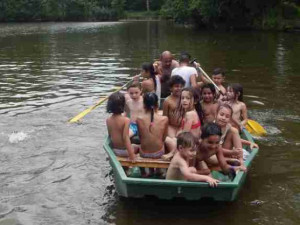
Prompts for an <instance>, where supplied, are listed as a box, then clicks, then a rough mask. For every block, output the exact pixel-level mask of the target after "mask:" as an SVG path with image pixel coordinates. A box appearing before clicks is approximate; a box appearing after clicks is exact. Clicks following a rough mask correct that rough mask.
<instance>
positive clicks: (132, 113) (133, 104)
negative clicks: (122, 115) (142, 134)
mask: <svg viewBox="0 0 300 225" xmlns="http://www.w3.org/2000/svg"><path fill="white" fill-rule="evenodd" d="M127 91H128V94H129V96H130V99H129V100H128V101H127V102H126V106H125V112H126V116H127V117H129V118H130V126H129V137H130V138H131V137H133V136H135V135H137V134H138V128H137V123H136V119H137V117H138V116H139V115H141V114H144V113H145V110H144V104H143V97H142V96H141V87H140V84H139V83H133V84H131V85H130V86H129V87H128V88H127Z"/></svg>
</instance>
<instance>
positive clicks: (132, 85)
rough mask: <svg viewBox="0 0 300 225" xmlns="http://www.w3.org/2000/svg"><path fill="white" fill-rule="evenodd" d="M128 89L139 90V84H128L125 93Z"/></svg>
mask: <svg viewBox="0 0 300 225" xmlns="http://www.w3.org/2000/svg"><path fill="white" fill-rule="evenodd" d="M130 88H138V89H140V90H141V85H140V83H132V84H130V85H129V86H128V88H127V91H128V90H129V89H130Z"/></svg>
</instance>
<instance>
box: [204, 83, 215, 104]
mask: <svg viewBox="0 0 300 225" xmlns="http://www.w3.org/2000/svg"><path fill="white" fill-rule="evenodd" d="M205 88H208V89H210V90H211V92H212V93H213V96H214V100H215V98H216V94H217V93H216V88H215V86H214V85H213V84H211V83H207V84H204V85H203V86H202V88H201V95H202V92H203V90H204V89H205Z"/></svg>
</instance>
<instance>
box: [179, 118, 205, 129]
mask: <svg viewBox="0 0 300 225" xmlns="http://www.w3.org/2000/svg"><path fill="white" fill-rule="evenodd" d="M198 127H201V121H200V120H199V122H198V123H196V124H193V125H192V127H191V130H194V129H197V128H198ZM183 128H184V119H182V120H181V129H183Z"/></svg>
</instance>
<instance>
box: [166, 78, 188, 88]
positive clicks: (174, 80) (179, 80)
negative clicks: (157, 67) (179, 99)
mask: <svg viewBox="0 0 300 225" xmlns="http://www.w3.org/2000/svg"><path fill="white" fill-rule="evenodd" d="M175 84H181V85H182V86H184V85H185V80H184V79H183V78H182V77H181V76H179V75H174V76H172V77H171V79H170V80H169V86H170V88H171V87H173V86H174V85H175Z"/></svg>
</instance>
